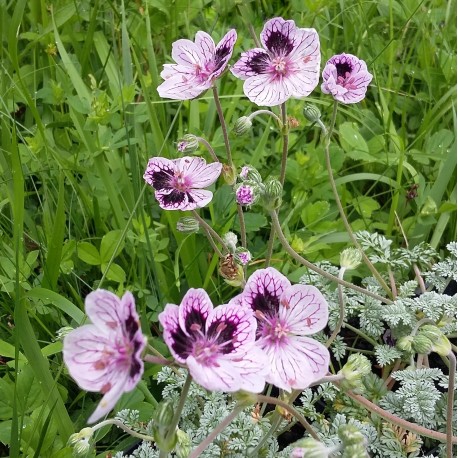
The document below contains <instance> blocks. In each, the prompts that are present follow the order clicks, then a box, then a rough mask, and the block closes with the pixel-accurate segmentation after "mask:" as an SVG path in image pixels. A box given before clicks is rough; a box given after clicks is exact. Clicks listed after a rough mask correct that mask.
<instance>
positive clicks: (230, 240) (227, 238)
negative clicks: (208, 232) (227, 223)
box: [223, 231, 238, 253]
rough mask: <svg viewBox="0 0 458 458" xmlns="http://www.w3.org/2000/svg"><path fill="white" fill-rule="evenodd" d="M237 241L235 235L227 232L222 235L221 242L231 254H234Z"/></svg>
mask: <svg viewBox="0 0 458 458" xmlns="http://www.w3.org/2000/svg"><path fill="white" fill-rule="evenodd" d="M237 241H238V238H237V235H236V234H234V233H233V232H230V231H229V232H226V233H225V234H224V235H223V242H224V243H225V245H226V246H227V248H228V249H229V251H230V252H231V253H235V250H236V248H237Z"/></svg>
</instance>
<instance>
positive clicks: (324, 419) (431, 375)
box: [299, 232, 457, 458]
mask: <svg viewBox="0 0 458 458" xmlns="http://www.w3.org/2000/svg"><path fill="white" fill-rule="evenodd" d="M357 238H358V241H359V243H360V244H361V246H362V247H363V249H364V251H365V252H366V254H367V255H368V257H369V259H370V260H371V262H373V263H374V264H375V265H376V267H377V269H378V270H379V272H381V273H382V274H383V273H385V274H386V275H384V277H385V279H386V280H387V282H389V276H388V272H390V273H391V276H392V278H394V279H395V281H396V288H397V297H396V299H395V300H394V301H393V304H389V305H387V304H384V303H382V302H380V301H378V300H377V299H374V298H372V297H368V296H366V295H363V294H360V293H358V292H355V291H353V290H350V289H347V288H343V291H344V302H345V316H344V325H343V329H344V330H345V328H347V330H346V331H344V332H345V333H346V335H347V336H348V335H352V333H353V336H354V337H353V339H352V338H350V340H349V339H348V338H347V339H345V340H344V338H343V337H342V331H341V332H340V335H339V336H337V338H336V339H335V340H334V342H333V344H332V346H331V350H332V353H333V356H334V358H335V359H336V360H337V364H338V365H339V366H340V367H334V369H335V371H336V372H337V371H338V370H339V368H341V367H342V366H343V365H344V363H345V362H346V361H347V359H348V357H349V355H354V354H357V353H358V348H361V347H363V348H362V349H361V351H362V352H363V353H364V354H366V355H368V356H369V357H370V358H372V371H373V372H371V373H369V374H367V375H365V376H364V377H363V378H362V380H361V384H360V385H359V386H358V389H357V390H354V391H356V392H359V393H360V394H362V395H363V396H364V397H365V398H367V399H369V400H370V401H372V402H373V403H374V404H377V405H379V406H380V407H382V408H383V409H385V410H387V411H388V412H391V413H393V414H395V415H397V416H398V417H400V418H403V419H405V420H407V421H410V422H413V423H416V424H418V425H421V426H424V427H426V428H430V429H434V430H435V431H439V432H442V433H445V432H446V425H447V415H446V409H447V398H448V395H447V389H448V370H447V369H445V373H444V371H442V369H440V368H438V367H429V362H430V360H431V361H434V360H436V361H438V360H440V359H442V360H443V361H444V364H443V365H442V366H443V367H445V366H446V365H447V362H446V355H447V353H448V352H449V351H450V342H449V338H451V337H456V314H457V308H456V293H455V294H454V295H450V294H449V293H448V291H446V290H447V287H448V286H449V285H450V284H451V282H453V281H454V282H456V279H457V269H456V266H457V256H456V250H457V246H456V242H452V243H450V244H448V245H447V253H446V254H445V256H444V259H442V260H440V258H439V254H438V253H437V252H436V251H435V250H434V249H432V247H431V246H429V245H428V244H426V243H422V244H420V245H418V246H416V247H415V248H413V249H412V250H408V249H406V248H402V249H396V250H391V247H390V245H391V241H390V240H387V239H386V238H384V237H383V236H381V235H379V234H370V233H368V232H360V233H358V234H357ZM319 265H320V267H321V268H323V269H324V270H326V271H328V272H329V273H332V274H333V275H337V274H338V272H339V268H338V267H335V266H333V265H331V264H330V263H329V262H322V263H320V264H319ZM415 272H416V273H420V275H421V277H422V278H423V279H424V283H425V284H424V287H425V291H423V292H422V291H420V290H419V282H418V279H416V277H415ZM301 282H303V283H306V284H313V285H315V286H317V287H318V288H319V289H320V290H321V291H322V293H323V294H324V296H325V297H326V299H327V301H328V303H329V311H330V318H329V330H328V332H326V333H325V332H322V333H321V336H320V339H321V341H323V342H325V341H326V340H327V339H328V337H329V335H330V334H331V333H332V331H333V330H334V328H335V326H336V324H337V322H338V318H339V302H338V291H337V288H336V285H335V284H333V283H332V282H330V281H328V280H327V279H325V278H324V277H322V276H321V275H317V274H315V273H313V272H308V273H307V274H306V275H304V276H303V277H302V279H301ZM362 283H363V286H364V287H366V288H367V289H369V290H370V291H372V292H374V293H377V294H379V295H384V291H383V290H382V288H381V287H380V286H379V284H378V282H377V281H376V280H375V279H374V278H373V277H367V278H364V279H363V280H362ZM350 323H351V324H350ZM355 331H356V332H355ZM359 331H361V332H360V335H359V336H358V335H357V332H359ZM431 332H432V334H430V333H431ZM362 334H364V336H366V339H364V336H362ZM441 338H442V340H441ZM361 341H364V345H362V346H360V342H361ZM348 342H351V343H350V344H348ZM371 346H372V348H370V347H371ZM439 365H440V364H439ZM374 366H375V367H376V369H374ZM374 372H376V373H374ZM388 374H391V383H387V382H389V381H387V382H385V379H386V377H387V375H388ZM382 375H383V378H382V377H381V376H382ZM300 401H301V402H302V407H299V410H300V411H301V413H302V414H303V415H304V416H305V417H307V418H308V419H310V420H312V422H313V426H314V428H315V429H316V430H317V431H318V435H319V437H320V439H321V440H322V441H323V442H324V443H325V444H326V445H327V446H329V447H331V446H334V445H336V444H339V443H340V439H339V436H338V431H339V428H341V427H342V425H347V424H349V425H353V426H355V427H356V428H358V430H359V431H360V432H361V433H362V434H363V435H364V436H365V438H366V444H367V453H368V456H371V457H372V456H373V457H380V458H382V457H387V456H389V457H390V458H401V457H409V458H410V457H425V458H440V457H442V456H445V455H444V453H445V445H444V444H440V443H439V442H437V441H434V440H432V439H428V438H424V437H421V436H419V435H417V434H415V433H413V432H409V431H406V430H404V429H403V428H400V427H398V426H395V425H392V424H390V423H388V422H387V421H385V420H383V419H381V418H380V417H378V416H374V415H371V413H370V412H368V411H367V410H365V409H364V408H362V407H361V406H359V405H358V404H357V403H356V402H354V401H352V400H351V399H350V398H349V397H348V396H346V395H345V394H344V393H342V392H340V391H339V390H338V389H337V388H336V387H335V386H333V385H331V384H324V385H322V386H320V387H319V388H318V389H310V388H309V389H307V390H304V392H303V393H302V396H301V397H300ZM454 425H456V396H455V407H454ZM453 430H456V426H454V429H453ZM423 453H426V454H425V455H424V454H423ZM336 456H339V455H336Z"/></svg>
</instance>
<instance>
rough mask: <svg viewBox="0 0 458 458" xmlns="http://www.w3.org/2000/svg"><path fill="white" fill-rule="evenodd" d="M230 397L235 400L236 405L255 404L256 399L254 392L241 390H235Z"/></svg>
mask: <svg viewBox="0 0 458 458" xmlns="http://www.w3.org/2000/svg"><path fill="white" fill-rule="evenodd" d="M232 397H233V398H234V399H235V400H236V401H237V404H238V405H240V406H246V407H248V406H252V405H253V404H256V401H257V399H258V398H257V396H256V394H254V393H250V392H248V391H243V390H240V391H236V392H235V393H234V394H233V395H232Z"/></svg>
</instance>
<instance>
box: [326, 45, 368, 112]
mask: <svg viewBox="0 0 458 458" xmlns="http://www.w3.org/2000/svg"><path fill="white" fill-rule="evenodd" d="M371 81H372V75H371V74H370V73H369V72H368V71H367V66H366V63H365V62H364V61H363V60H361V59H358V58H357V57H356V56H353V55H352V54H338V55H336V56H333V57H331V58H330V59H329V60H328V61H327V62H326V66H325V67H324V70H323V84H322V85H321V90H322V91H323V92H324V93H325V94H331V95H332V96H333V97H334V98H335V99H336V100H338V101H339V102H342V103H345V104H349V103H357V102H360V101H361V100H363V99H364V97H365V95H366V91H367V86H368V85H369V83H370V82H371Z"/></svg>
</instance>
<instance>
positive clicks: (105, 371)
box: [63, 289, 146, 423]
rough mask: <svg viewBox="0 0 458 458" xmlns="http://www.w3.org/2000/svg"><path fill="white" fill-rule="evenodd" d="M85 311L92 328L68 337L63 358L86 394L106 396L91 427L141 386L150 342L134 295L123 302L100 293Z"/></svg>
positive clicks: (88, 326)
mask: <svg viewBox="0 0 458 458" xmlns="http://www.w3.org/2000/svg"><path fill="white" fill-rule="evenodd" d="M85 307H86V314H87V316H88V317H89V319H90V320H91V322H92V324H86V325H84V326H81V327H79V328H77V329H74V330H73V331H71V332H70V333H69V334H67V335H66V336H65V338H64V343H63V355H64V361H65V364H66V365H67V368H68V371H69V373H70V375H71V376H72V377H73V378H74V379H75V381H76V383H78V385H79V386H80V387H81V388H82V389H83V390H86V391H99V392H101V393H102V394H103V395H104V396H103V398H102V400H101V401H100V403H99V405H98V406H97V408H96V410H95V411H94V413H93V414H92V415H91V416H90V417H89V420H88V423H94V422H96V421H97V420H99V419H100V418H101V417H103V416H105V415H106V414H107V413H108V412H109V411H110V410H112V409H113V407H114V406H115V404H116V402H117V401H118V399H119V398H120V397H121V395H122V394H123V393H125V392H128V391H132V390H133V389H134V387H135V386H136V385H137V383H138V382H139V380H140V378H141V376H142V374H143V361H142V360H141V357H140V356H141V353H142V351H143V349H144V348H145V345H146V338H145V337H144V336H143V334H142V332H141V328H140V323H139V320H138V315H137V312H136V310H135V301H134V298H133V296H132V294H131V293H129V292H126V293H125V294H124V296H123V297H122V298H121V299H119V298H118V297H117V296H116V295H115V294H113V293H111V292H110V291H105V290H103V289H98V290H96V291H94V292H92V293H90V294H88V295H87V296H86V300H85Z"/></svg>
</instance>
